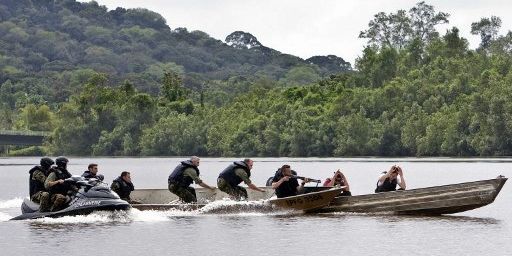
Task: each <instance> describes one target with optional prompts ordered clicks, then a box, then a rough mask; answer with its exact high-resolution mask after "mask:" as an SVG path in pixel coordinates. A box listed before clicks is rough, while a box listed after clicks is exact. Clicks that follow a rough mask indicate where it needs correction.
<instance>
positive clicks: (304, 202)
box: [269, 188, 343, 212]
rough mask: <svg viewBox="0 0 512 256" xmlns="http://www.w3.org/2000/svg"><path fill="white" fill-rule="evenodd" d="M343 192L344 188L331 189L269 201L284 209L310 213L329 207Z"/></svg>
mask: <svg viewBox="0 0 512 256" xmlns="http://www.w3.org/2000/svg"><path fill="white" fill-rule="evenodd" d="M342 190H343V189H342V188H331V189H329V190H324V191H317V192H311V193H307V194H301V195H296V196H289V197H283V198H276V199H271V200H269V203H270V204H272V205H275V206H277V207H280V208H284V209H295V210H302V211H306V212H309V211H313V210H316V209H320V208H322V207H325V206H328V205H329V203H330V202H331V201H333V199H334V198H335V197H336V196H338V195H339V194H340V193H341V192H342Z"/></svg>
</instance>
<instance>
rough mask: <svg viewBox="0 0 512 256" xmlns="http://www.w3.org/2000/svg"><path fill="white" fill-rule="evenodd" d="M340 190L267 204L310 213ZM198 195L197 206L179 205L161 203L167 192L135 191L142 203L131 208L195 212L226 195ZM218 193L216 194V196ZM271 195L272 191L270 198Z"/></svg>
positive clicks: (252, 196)
mask: <svg viewBox="0 0 512 256" xmlns="http://www.w3.org/2000/svg"><path fill="white" fill-rule="evenodd" d="M265 191H266V192H265V193H261V192H260V193H259V195H258V194H256V193H257V192H249V200H252V201H259V200H263V199H265V198H263V197H261V196H262V195H267V193H270V192H271V190H268V189H266V190H265ZM341 191H342V189H341V188H331V189H327V190H326V189H323V190H322V191H315V192H311V193H307V194H301V195H297V196H291V197H286V198H276V199H271V200H268V201H267V203H268V204H269V205H273V206H275V207H278V208H284V209H293V210H302V211H310V210H314V209H318V208H321V207H325V206H327V205H329V203H330V202H332V201H333V199H334V198H335V197H336V196H337V195H339V194H340V193H341ZM196 193H197V194H198V198H200V200H201V199H203V200H201V201H202V202H201V203H198V204H181V203H163V201H166V200H170V199H172V198H169V194H171V193H170V192H169V191H162V190H160V189H154V190H143V191H141V190H138V191H137V190H136V191H134V192H133V194H132V196H131V197H132V199H134V200H137V201H139V202H143V203H142V204H132V207H133V208H135V209H139V210H170V209H176V210H182V211H186V210H197V209H200V208H202V207H204V206H206V203H205V202H204V199H205V198H209V199H210V201H213V200H215V199H216V198H217V197H218V196H221V198H220V199H222V198H227V197H228V195H227V194H224V193H222V192H220V191H211V190H198V191H197V192H196ZM217 193H218V194H217ZM272 195H273V190H272V193H271V194H270V196H272ZM255 199H256V200H255ZM235 207H237V206H235Z"/></svg>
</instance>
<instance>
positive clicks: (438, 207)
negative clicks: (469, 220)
mask: <svg viewBox="0 0 512 256" xmlns="http://www.w3.org/2000/svg"><path fill="white" fill-rule="evenodd" d="M506 181H507V178H505V177H503V176H499V177H497V178H495V179H490V180H481V181H474V182H465V183H459V184H451V185H444V186H435V187H427V188H418V189H411V190H399V191H393V192H385V193H378V194H368V195H359V196H350V197H342V196H338V197H336V198H335V199H334V201H333V202H332V203H331V205H329V206H327V207H324V208H322V209H319V210H317V211H316V212H324V213H326V212H327V213H328V212H363V213H374V212H391V213H395V214H414V215H441V214H451V213H458V212H464V211H468V210H472V209H476V208H479V207H482V206H485V205H488V204H490V203H492V202H493V201H494V199H495V198H496V196H498V194H499V192H500V190H501V188H502V187H503V185H504V184H505V182H506Z"/></svg>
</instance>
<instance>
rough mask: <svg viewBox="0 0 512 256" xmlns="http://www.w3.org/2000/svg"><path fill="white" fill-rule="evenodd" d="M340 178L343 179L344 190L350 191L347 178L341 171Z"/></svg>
mask: <svg viewBox="0 0 512 256" xmlns="http://www.w3.org/2000/svg"><path fill="white" fill-rule="evenodd" d="M341 178H342V179H343V181H344V183H345V184H344V186H345V189H344V190H345V191H350V186H349V185H348V180H347V177H346V176H345V174H343V173H341Z"/></svg>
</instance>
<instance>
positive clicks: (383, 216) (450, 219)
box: [321, 212, 503, 225]
mask: <svg viewBox="0 0 512 256" xmlns="http://www.w3.org/2000/svg"><path fill="white" fill-rule="evenodd" d="M321 215H323V216H324V217H326V218H331V219H332V218H336V219H339V218H342V219H347V218H349V217H363V218H372V219H375V220H378V221H380V222H384V223H385V222H389V223H393V222H403V221H413V222H447V223H475V224H485V225H499V224H501V223H502V222H503V221H502V220H499V219H495V218H485V217H470V216H456V215H455V216H454V215H440V216H423V215H396V214H393V213H391V212H390V213H326V214H321Z"/></svg>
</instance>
